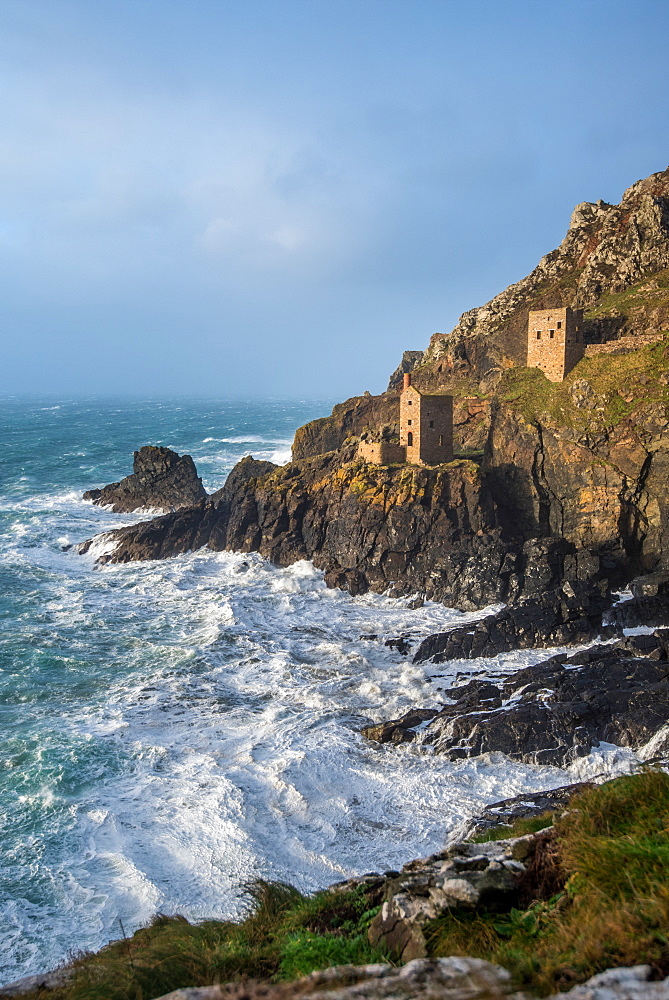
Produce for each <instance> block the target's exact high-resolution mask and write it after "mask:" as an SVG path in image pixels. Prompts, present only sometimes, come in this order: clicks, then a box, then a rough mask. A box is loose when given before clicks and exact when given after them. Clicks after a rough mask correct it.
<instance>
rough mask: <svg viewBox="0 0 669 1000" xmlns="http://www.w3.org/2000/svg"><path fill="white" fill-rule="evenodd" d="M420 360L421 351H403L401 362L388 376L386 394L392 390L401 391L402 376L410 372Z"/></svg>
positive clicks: (421, 357) (421, 356)
mask: <svg viewBox="0 0 669 1000" xmlns="http://www.w3.org/2000/svg"><path fill="white" fill-rule="evenodd" d="M422 360H423V351H405V352H404V354H403V355H402V360H401V361H400V363H399V364H398V366H397V368H396V369H395V371H394V372H393V373H392V375H391V376H390V379H389V381H388V389H387V392H391V391H392V390H393V389H401V388H402V380H403V378H404V376H405V375H406V374H407V373H408V372H412V371H413V370H414V368H415V367H416V366H417V365H419V364H420V363H421V361H422Z"/></svg>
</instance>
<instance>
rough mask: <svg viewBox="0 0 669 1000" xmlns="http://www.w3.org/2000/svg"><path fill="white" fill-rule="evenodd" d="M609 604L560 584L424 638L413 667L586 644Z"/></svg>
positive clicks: (578, 586) (592, 593)
mask: <svg viewBox="0 0 669 1000" xmlns="http://www.w3.org/2000/svg"><path fill="white" fill-rule="evenodd" d="M610 603H611V602H610V599H609V598H608V597H606V596H604V595H602V594H601V593H600V592H599V591H597V590H593V589H592V588H588V587H586V586H584V585H583V584H579V583H576V582H575V583H565V584H563V586H562V587H561V588H559V589H558V590H556V591H549V592H548V593H544V594H541V595H540V596H539V597H538V598H535V599H534V600H531V601H522V602H521V603H520V604H518V605H517V606H516V607H511V608H504V610H502V611H500V612H498V613H497V614H495V615H487V616H486V617H485V618H481V619H480V620H479V621H477V622H475V623H474V624H470V625H463V626H459V627H456V628H452V629H449V630H448V631H445V632H435V633H434V634H433V635H429V636H427V637H426V638H425V639H423V641H422V642H421V643H420V645H419V647H418V649H417V650H416V653H415V655H414V663H422V662H424V661H425V660H430V661H431V662H432V663H443V662H444V661H445V660H455V659H469V658H471V657H478V656H497V655H498V654H499V653H505V652H508V651H509V650H511V649H537V648H541V647H542V646H543V647H548V646H564V645H569V644H571V643H586V642H591V641H592V640H593V639H596V638H597V636H598V635H601V633H602V612H603V611H605V610H607V609H608V607H609V605H610ZM658 624H661V623H658Z"/></svg>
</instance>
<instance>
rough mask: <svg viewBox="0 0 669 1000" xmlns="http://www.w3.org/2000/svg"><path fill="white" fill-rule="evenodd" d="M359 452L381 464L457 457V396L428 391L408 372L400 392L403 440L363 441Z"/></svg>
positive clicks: (438, 461) (427, 462)
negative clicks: (454, 446)
mask: <svg viewBox="0 0 669 1000" xmlns="http://www.w3.org/2000/svg"><path fill="white" fill-rule="evenodd" d="M358 455H359V456H360V458H364V459H365V460H366V461H367V462H374V463H376V464H377V465H390V464H393V463H402V462H409V464H411V465H441V464H442V463H444V462H452V461H453V397H452V396H445V395H440V394H434V395H428V394H427V393H423V392H421V391H420V390H419V389H417V388H416V386H415V385H412V384H411V375H410V374H405V375H404V385H403V387H402V391H401V393H400V440H399V444H394V443H392V442H390V441H361V442H360V444H359V446H358Z"/></svg>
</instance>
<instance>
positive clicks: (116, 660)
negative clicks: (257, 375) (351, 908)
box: [0, 397, 631, 983]
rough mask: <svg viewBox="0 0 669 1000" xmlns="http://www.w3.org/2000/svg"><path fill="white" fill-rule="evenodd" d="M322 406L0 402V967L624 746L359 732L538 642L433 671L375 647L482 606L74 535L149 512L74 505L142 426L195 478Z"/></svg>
mask: <svg viewBox="0 0 669 1000" xmlns="http://www.w3.org/2000/svg"><path fill="white" fill-rule="evenodd" d="M332 402H333V401H332V400H310V399H306V400H305V399H296V400H277V399H267V400H260V401H259V400H252V401H249V400H215V399H192V400H190V399H173V400H165V399H161V400H156V399H147V400H128V399H109V398H104V399H96V398H86V399H68V398H52V397H49V398H21V399H19V398H4V399H1V400H0V428H1V446H0V713H1V714H0V720H1V721H0V983H6V982H9V981H11V980H13V979H15V978H18V977H20V976H24V975H28V974H32V973H36V972H42V971H45V970H47V969H50V968H54V967H56V966H57V965H58V964H59V963H62V962H64V961H66V960H67V959H68V958H69V957H71V956H73V955H76V954H79V953H81V952H84V951H87V950H92V949H97V948H99V947H101V946H102V945H104V944H105V943H107V942H108V941H110V940H113V939H116V938H119V937H121V936H122V935H123V934H129V933H131V932H132V931H134V930H135V929H136V928H138V927H140V926H141V925H142V924H144V923H146V922H148V921H149V920H150V919H151V918H152V917H153V916H154V915H155V914H156V913H168V914H173V913H180V914H183V915H184V916H186V917H187V918H188V919H189V920H199V919H202V918H205V917H221V918H229V917H234V916H236V915H239V914H240V913H242V912H243V911H244V908H245V907H246V905H247V899H248V896H247V895H246V887H247V886H248V884H249V883H250V882H251V881H252V880H254V879H257V878H264V879H275V880H280V881H283V882H289V883H291V884H293V885H295V886H297V887H298V888H299V889H300V890H302V891H304V892H312V891H314V890H316V889H318V888H322V887H325V886H327V885H329V884H331V883H333V882H336V881H339V880H341V879H344V878H346V877H348V876H351V875H355V874H361V873H364V872H368V871H384V870H387V869H395V868H397V867H398V866H401V865H402V864H403V863H405V862H407V861H408V860H410V859H412V858H414V857H420V856H424V855H428V854H430V853H432V852H434V851H436V850H439V849H441V848H442V847H443V846H444V844H445V843H446V842H447V840H448V838H449V837H453V836H454V835H455V832H456V831H457V830H459V829H462V827H463V824H465V823H466V822H467V821H468V820H469V818H471V817H472V816H473V815H474V814H475V813H476V812H477V811H478V810H479V809H480V808H481V806H483V805H484V804H485V803H489V802H493V801H496V800H499V799H501V798H504V797H507V796H511V795H516V794H518V793H521V792H526V791H527V792H529V791H531V790H538V789H541V788H546V787H552V786H557V785H561V784H566V783H569V782H571V781H574V780H576V779H577V778H579V777H588V776H590V775H592V774H597V773H600V774H601V773H604V772H608V773H617V772H618V771H619V770H625V769H628V768H629V767H630V766H631V763H630V754H629V753H628V752H625V751H619V750H617V749H616V748H615V747H602V748H599V749H598V750H597V751H595V752H593V754H592V755H591V756H590V757H589V758H585V759H584V760H582V761H580V762H579V763H578V765H574V766H573V767H572V768H571V769H567V770H561V769H559V768H549V767H538V766H532V765H528V764H523V763H513V762H511V761H509V760H508V759H506V758H504V757H503V756H502V755H500V754H488V755H484V756H481V757H478V758H474V759H471V760H461V761H457V762H451V761H448V760H446V759H445V758H444V757H441V756H435V755H432V754H430V753H429V752H428V751H426V750H422V749H420V748H418V747H414V746H413V745H411V744H408V745H404V746H401V747H396V746H381V745H378V744H372V743H370V742H368V741H367V740H365V739H364V738H363V737H362V736H361V734H360V730H361V727H362V726H364V725H365V724H366V723H369V722H370V720H375V721H377V720H382V719H389V718H393V717H396V716H398V715H400V714H402V713H403V712H405V711H407V710H408V709H410V708H411V707H413V706H421V707H425V706H431V705H438V704H440V703H442V702H443V701H444V700H445V699H446V698H447V696H445V695H444V693H443V692H444V690H445V689H447V688H449V687H450V686H451V685H452V684H453V683H458V682H460V681H462V680H464V679H466V678H467V677H468V676H483V675H485V676H493V677H494V676H498V675H500V674H504V673H506V672H509V671H511V670H515V669H518V668H519V667H520V666H522V665H525V664H527V663H530V662H536V661H537V660H539V659H542V658H544V657H545V656H546V655H547V654H546V652H545V651H540V652H538V653H537V652H528V651H525V652H523V653H519V652H517V653H509V654H505V655H503V656H500V657H497V658H495V659H492V660H490V659H489V660H476V661H460V662H457V661H456V662H454V663H450V664H441V665H440V666H439V667H434V666H432V665H430V664H413V663H412V659H411V655H410V654H404V655H403V654H402V653H400V652H399V651H398V649H397V648H396V647H394V646H392V645H390V646H389V645H386V640H388V639H393V638H396V637H397V636H399V635H402V634H406V635H408V636H409V637H410V640H411V642H412V643H413V644H415V643H417V642H418V641H419V640H420V639H421V638H422V637H424V636H426V635H428V634H429V633H431V632H434V631H436V630H439V629H442V628H444V627H446V626H448V625H450V624H452V623H461V622H466V621H469V620H474V619H475V618H476V617H477V616H478V614H481V613H482V612H479V613H477V614H464V613H462V612H460V611H456V610H453V609H449V608H446V607H444V606H442V605H440V604H436V603H431V602H426V603H425V604H424V605H423V606H422V607H420V608H412V607H411V606H410V603H411V602H410V601H409V600H408V599H395V598H390V597H388V596H384V595H377V594H366V595H364V596H358V597H351V596H350V595H349V594H346V593H343V592H340V591H337V590H330V589H328V588H327V587H326V586H325V584H324V581H323V575H322V573H321V572H319V571H318V570H316V569H315V568H314V566H313V565H311V564H310V563H308V562H298V563H296V564H295V565H293V566H291V567H289V568H287V569H286V568H283V569H281V568H277V567H275V566H272V565H270V564H269V563H268V562H267V561H266V560H264V559H262V558H261V557H259V556H257V555H253V554H251V555H248V554H239V553H234V552H211V551H208V550H200V551H197V552H192V553H189V554H186V555H183V556H179V557H177V558H174V559H168V560H164V561H159V562H141V563H133V564H130V565H119V566H114V565H106V566H100V565H97V564H96V563H95V561H94V555H93V554H89V555H86V556H81V555H78V554H77V552H76V551H75V549H73V548H68V546H71V545H73V544H74V543H77V542H80V541H83V540H84V539H87V538H90V537H91V536H93V535H95V534H97V533H100V532H104V531H106V530H108V529H109V528H112V527H116V526H120V525H123V524H130V523H133V522H135V521H137V520H139V519H140V518H141V517H146V516H148V515H146V514H144V515H120V514H113V513H111V512H110V511H108V510H104V509H100V508H98V507H94V506H93V505H92V504H91V503H88V502H84V501H83V500H82V493H83V491H84V490H87V489H90V488H93V487H99V486H102V485H104V484H106V483H109V482H114V481H117V480H119V479H120V478H122V477H123V476H125V475H128V474H129V473H130V472H131V471H132V453H133V451H134V450H135V449H137V448H139V447H140V446H141V445H143V444H161V445H167V446H169V447H170V448H174V449H175V450H176V451H178V452H179V453H180V454H183V453H187V454H190V455H192V456H193V459H194V460H195V463H196V465H197V468H198V471H199V473H200V475H201V476H202V478H203V482H204V485H205V488H206V489H208V490H209V491H213V490H216V489H218V488H219V487H220V486H222V485H223V483H224V482H225V478H226V476H227V474H228V472H229V471H230V469H231V468H232V467H233V465H234V464H235V462H237V461H238V460H239V459H240V458H242V457H243V456H245V455H248V454H253V455H254V456H255V457H256V458H262V459H271V460H272V461H274V462H277V463H284V462H286V461H287V460H288V459H289V457H290V444H291V441H292V437H293V433H294V431H295V429H296V428H297V427H298V426H299V425H300V424H303V423H305V422H306V421H307V420H310V419H313V418H315V417H317V416H322V415H324V414H326V413H328V412H329V410H330V408H331V406H332Z"/></svg>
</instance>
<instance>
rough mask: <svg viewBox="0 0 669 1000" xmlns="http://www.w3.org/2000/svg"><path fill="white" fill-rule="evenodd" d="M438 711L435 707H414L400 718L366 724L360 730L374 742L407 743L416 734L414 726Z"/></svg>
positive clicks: (433, 715) (430, 717)
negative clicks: (370, 724)
mask: <svg viewBox="0 0 669 1000" xmlns="http://www.w3.org/2000/svg"><path fill="white" fill-rule="evenodd" d="M438 711H439V709H437V708H435V709H429V708H416V709H413V710H412V711H411V712H407V713H406V715H403V716H402V718H401V719H394V720H392V721H391V722H380V723H379V724H378V725H374V726H366V727H365V728H364V729H363V730H362V734H363V736H366V737H367V739H369V740H374V741H375V742H376V743H409V742H410V741H411V740H412V739H413V738H414V736H415V735H416V726H420V725H421V723H423V722H426V721H427V720H428V719H433V718H434V717H435V715H437V713H438Z"/></svg>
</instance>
